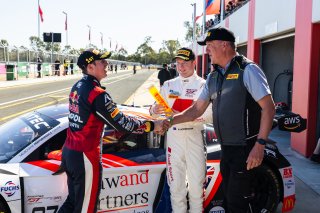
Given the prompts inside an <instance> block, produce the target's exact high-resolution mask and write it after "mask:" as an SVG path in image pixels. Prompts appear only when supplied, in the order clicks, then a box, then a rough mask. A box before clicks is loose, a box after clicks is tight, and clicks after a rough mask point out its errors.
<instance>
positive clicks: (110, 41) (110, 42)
mask: <svg viewBox="0 0 320 213" xmlns="http://www.w3.org/2000/svg"><path fill="white" fill-rule="evenodd" d="M109 40H110V41H109V45H110V51H111V38H110V37H109Z"/></svg>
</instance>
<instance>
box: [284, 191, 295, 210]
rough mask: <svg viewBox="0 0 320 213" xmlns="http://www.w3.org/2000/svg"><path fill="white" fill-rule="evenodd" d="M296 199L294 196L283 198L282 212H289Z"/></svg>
mask: <svg viewBox="0 0 320 213" xmlns="http://www.w3.org/2000/svg"><path fill="white" fill-rule="evenodd" d="M295 202H296V198H295V196H294V195H291V196H288V197H285V198H283V204H282V212H288V211H291V210H292V209H293V207H294V205H295Z"/></svg>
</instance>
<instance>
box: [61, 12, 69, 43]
mask: <svg viewBox="0 0 320 213" xmlns="http://www.w3.org/2000/svg"><path fill="white" fill-rule="evenodd" d="M62 13H63V14H65V15H66V21H65V27H64V30H65V31H66V44H67V45H66V46H68V13H66V12H64V11H62Z"/></svg>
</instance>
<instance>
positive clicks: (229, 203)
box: [220, 146, 255, 213]
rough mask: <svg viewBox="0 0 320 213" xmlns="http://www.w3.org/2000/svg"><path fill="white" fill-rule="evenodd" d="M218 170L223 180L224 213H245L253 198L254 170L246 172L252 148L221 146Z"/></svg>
mask: <svg viewBox="0 0 320 213" xmlns="http://www.w3.org/2000/svg"><path fill="white" fill-rule="evenodd" d="M221 149H222V152H221V153H222V156H221V162H220V170H221V174H222V179H223V190H224V195H225V199H224V205H225V207H226V210H227V211H226V212H229V213H242V212H243V213H247V212H249V202H250V200H251V199H252V197H253V190H252V185H251V184H252V182H253V178H254V174H255V169H252V170H247V163H246V161H247V158H248V155H249V153H250V151H251V149H252V146H221Z"/></svg>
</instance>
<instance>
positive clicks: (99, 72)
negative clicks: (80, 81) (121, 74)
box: [87, 59, 108, 81]
mask: <svg viewBox="0 0 320 213" xmlns="http://www.w3.org/2000/svg"><path fill="white" fill-rule="evenodd" d="M107 66H108V62H107V61H106V60H104V59H102V60H96V61H94V62H93V63H91V64H88V66H87V70H88V74H90V75H92V76H94V77H96V78H97V79H98V80H99V81H101V79H103V78H105V77H107Z"/></svg>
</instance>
